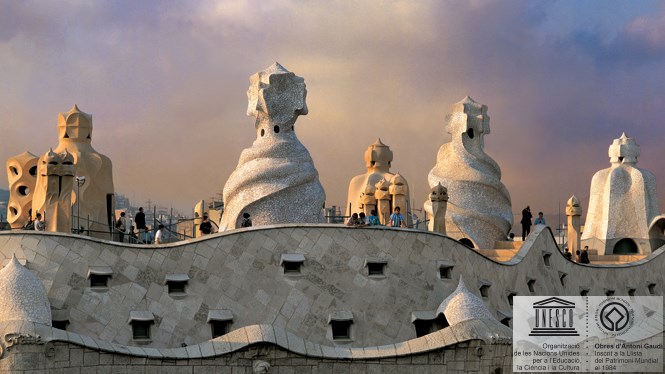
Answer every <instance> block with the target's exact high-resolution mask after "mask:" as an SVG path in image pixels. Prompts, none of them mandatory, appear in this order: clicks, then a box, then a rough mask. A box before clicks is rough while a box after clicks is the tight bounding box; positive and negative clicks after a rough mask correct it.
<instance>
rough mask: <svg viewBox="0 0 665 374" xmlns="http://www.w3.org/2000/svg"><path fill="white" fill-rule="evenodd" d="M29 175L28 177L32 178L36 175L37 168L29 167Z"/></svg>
mask: <svg viewBox="0 0 665 374" xmlns="http://www.w3.org/2000/svg"><path fill="white" fill-rule="evenodd" d="M29 173H30V175H32V176H33V177H34V176H35V175H37V166H33V167H31V168H30V171H29Z"/></svg>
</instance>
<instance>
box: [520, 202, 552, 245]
mask: <svg viewBox="0 0 665 374" xmlns="http://www.w3.org/2000/svg"><path fill="white" fill-rule="evenodd" d="M532 217H533V215H532V214H531V208H530V207H529V206H528V205H527V206H526V208H524V210H522V220H521V221H520V223H521V224H522V241H524V240H526V237H527V236H529V233H531V218H532ZM533 224H534V225H546V224H547V223H545V218H544V217H543V212H538V218H536V220H535V221H534V222H533Z"/></svg>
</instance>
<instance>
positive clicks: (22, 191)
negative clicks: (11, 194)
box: [18, 186, 30, 196]
mask: <svg viewBox="0 0 665 374" xmlns="http://www.w3.org/2000/svg"><path fill="white" fill-rule="evenodd" d="M18 193H19V195H21V196H28V194H29V193H30V189H29V188H28V187H27V186H19V187H18Z"/></svg>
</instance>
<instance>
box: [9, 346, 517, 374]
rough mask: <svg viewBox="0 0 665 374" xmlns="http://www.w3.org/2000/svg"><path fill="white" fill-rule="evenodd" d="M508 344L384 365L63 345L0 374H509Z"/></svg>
mask: <svg viewBox="0 0 665 374" xmlns="http://www.w3.org/2000/svg"><path fill="white" fill-rule="evenodd" d="M511 355H512V349H511V346H510V345H509V344H502V345H488V344H485V343H483V342H482V341H480V340H474V341H470V342H466V343H460V344H457V345H454V346H450V347H446V348H441V349H437V350H435V351H431V352H427V353H421V354H416V355H410V356H402V357H391V358H384V359H374V360H364V359H354V360H349V359H325V358H312V357H307V356H303V355H300V354H296V353H292V352H289V351H287V350H284V349H282V348H281V347H278V346H274V345H255V346H251V347H247V348H244V349H242V350H239V351H236V352H233V353H230V354H228V355H224V356H217V357H212V358H205V359H201V358H196V359H188V358H183V359H171V358H147V357H137V356H130V355H122V354H119V353H110V352H103V351H99V350H94V349H90V348H85V347H81V346H77V345H75V344H72V343H67V342H52V343H49V344H47V345H46V346H20V347H16V348H15V349H14V350H13V351H12V352H11V353H6V356H7V357H4V358H3V359H0V372H3V373H12V374H14V373H16V374H18V373H25V374H28V373H30V374H46V373H49V374H56V373H57V374H60V373H62V374H65V373H66V374H79V373H80V374H83V373H96V374H106V373H108V374H111V373H128V374H130V373H136V374H139V373H141V374H143V373H146V374H148V373H154V374H176V373H177V374H181V373H190V374H197V373H219V374H253V373H254V371H253V368H252V366H253V364H254V362H256V361H257V360H261V361H265V362H267V363H268V364H270V374H286V373H289V374H293V373H298V374H310V373H311V374H333V373H359V374H360V373H377V374H378V373H392V374H399V373H422V374H429V373H431V374H434V373H437V374H439V373H448V374H452V373H495V372H497V371H496V370H497V369H499V370H501V371H498V372H500V373H510V372H512V357H511Z"/></svg>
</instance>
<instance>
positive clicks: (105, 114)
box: [0, 0, 665, 213]
mask: <svg viewBox="0 0 665 374" xmlns="http://www.w3.org/2000/svg"><path fill="white" fill-rule="evenodd" d="M0 9H2V11H1V12H0V78H1V79H2V82H3V84H2V86H1V87H0V109H1V110H2V113H3V114H4V116H3V119H2V121H0V130H1V131H2V134H3V137H2V146H1V147H0V157H2V158H5V159H6V158H8V157H10V156H12V155H15V154H18V153H20V152H23V151H24V150H29V151H31V152H33V153H35V154H41V153H44V152H46V151H47V150H48V148H49V147H51V146H55V145H56V144H57V133H56V116H57V113H58V112H65V111H67V110H69V109H70V108H71V106H72V105H73V104H74V103H76V104H78V105H79V107H80V108H81V109H82V110H84V111H86V112H89V113H92V115H93V119H94V132H93V146H94V147H95V148H96V149H97V150H98V151H99V152H101V153H103V154H106V155H107V156H109V157H110V158H111V159H112V160H113V165H114V179H115V186H116V190H117V191H118V192H120V193H124V194H126V195H128V196H129V197H130V198H134V199H135V200H136V203H137V204H141V203H144V202H145V200H147V199H148V198H152V200H156V201H159V202H160V203H161V204H162V205H165V206H168V205H173V206H174V207H176V208H179V209H181V210H183V211H189V210H190V209H191V207H192V206H193V205H194V203H195V202H196V201H197V200H199V199H201V198H209V197H210V196H212V195H214V194H215V193H216V192H218V191H219V190H221V189H222V187H223V185H224V183H225V182H226V179H227V178H228V176H229V175H230V173H231V172H232V170H233V168H234V167H235V165H236V163H237V160H238V157H239V154H240V152H241V151H242V149H244V148H246V147H249V146H250V145H251V143H252V141H253V140H254V136H255V134H254V130H253V124H254V122H253V119H252V118H249V117H246V115H245V109H246V105H247V101H246V100H247V99H246V95H245V92H246V90H247V87H248V84H249V82H248V77H249V76H250V75H251V74H253V73H254V72H256V71H259V70H262V69H264V68H266V67H267V66H269V65H271V64H272V63H273V62H274V61H279V62H280V63H281V64H282V65H283V66H285V67H286V68H287V69H289V70H291V71H293V72H295V73H296V74H298V75H299V76H302V77H304V78H305V82H306V84H307V88H308V107H309V115H307V116H303V117H301V118H300V119H299V120H298V122H297V128H298V136H299V138H300V140H301V141H302V142H303V144H305V146H306V147H307V148H308V149H309V151H310V153H311V154H312V157H313V159H314V161H315V164H316V166H317V168H318V170H319V174H320V178H321V182H322V184H323V186H324V188H325V190H326V193H327V196H328V199H327V203H328V205H331V204H338V205H345V204H346V201H345V199H346V189H347V186H348V182H349V180H350V179H351V178H352V177H353V176H355V175H358V174H360V173H362V172H364V164H363V158H362V157H363V152H364V150H365V148H366V147H367V146H368V145H369V144H371V143H372V142H373V141H374V140H375V139H376V138H377V137H380V138H381V139H382V140H383V141H384V143H386V144H388V145H389V146H390V147H391V149H392V150H393V152H394V157H395V160H394V162H393V168H392V170H393V171H399V172H400V173H401V174H403V175H404V176H405V177H406V178H407V180H408V181H409V183H410V185H411V188H412V197H413V199H414V202H415V203H414V205H416V206H417V205H421V204H422V202H423V201H424V199H425V197H426V195H427V191H428V189H427V185H426V181H427V173H428V172H429V170H430V169H431V168H432V167H433V166H434V163H435V158H436V152H437V150H438V148H439V147H440V146H441V144H443V143H444V142H445V141H447V140H448V139H449V135H448V134H446V133H445V131H444V125H443V122H444V119H445V116H446V114H447V113H448V112H449V110H450V106H451V104H453V103H454V102H457V101H459V100H460V99H462V98H463V97H464V96H466V95H470V96H471V97H473V98H474V99H475V100H476V101H479V102H481V103H483V104H486V105H487V106H488V107H489V110H488V113H489V116H490V117H491V129H492V132H491V134H490V135H488V136H487V138H486V139H485V145H486V146H485V149H486V151H487V153H488V154H489V155H490V156H492V157H493V158H494V159H495V160H496V161H497V162H498V163H499V165H500V166H501V168H502V172H503V181H504V183H505V185H506V186H507V188H508V190H509V191H510V193H511V197H512V201H513V211H514V212H515V213H519V212H520V211H521V209H522V208H523V207H524V206H525V205H527V204H530V205H531V207H532V208H533V209H535V210H544V211H546V212H552V213H556V211H557V204H558V202H559V201H562V202H565V200H567V199H568V197H570V196H571V195H572V194H575V195H577V196H578V197H580V198H581V199H582V204H583V206H584V209H586V207H587V204H588V195H589V185H590V181H591V177H592V176H593V173H594V172H596V171H597V170H600V169H602V168H606V167H609V159H608V156H607V149H608V147H609V145H610V143H611V142H612V140H613V139H614V138H618V137H619V136H620V135H621V132H622V131H625V132H626V133H627V135H628V136H630V137H633V138H635V139H636V141H637V142H638V144H639V145H640V146H641V152H642V155H641V157H640V161H639V163H638V166H639V167H643V168H646V169H648V170H650V171H652V172H653V173H654V174H655V175H656V177H657V180H658V182H659V196H660V197H661V204H660V205H661V207H663V206H664V204H663V199H662V198H663V197H665V191H664V190H663V188H665V170H663V168H662V166H661V164H662V163H661V160H663V159H665V148H663V144H664V141H665V126H663V125H662V115H661V112H662V108H663V107H664V106H665V90H664V89H663V88H664V87H665V85H664V84H665V71H664V70H665V63H664V62H665V61H664V60H665V6H664V5H663V3H662V2H657V1H631V2H626V1H505V0H500V1H499V0H496V1H492V0H487V1H475V0H474V1H357V2H350V1H323V2H310V1H223V2H214V1H187V2H184V1H182V2H181V1H166V2H164V1H159V2H158V1H140V2H138V1H83V0H71V1H59V2H48V1H21V2H18V1H11V0H0ZM0 179H3V180H6V174H4V173H3V174H2V175H0ZM5 183H6V182H5Z"/></svg>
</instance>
